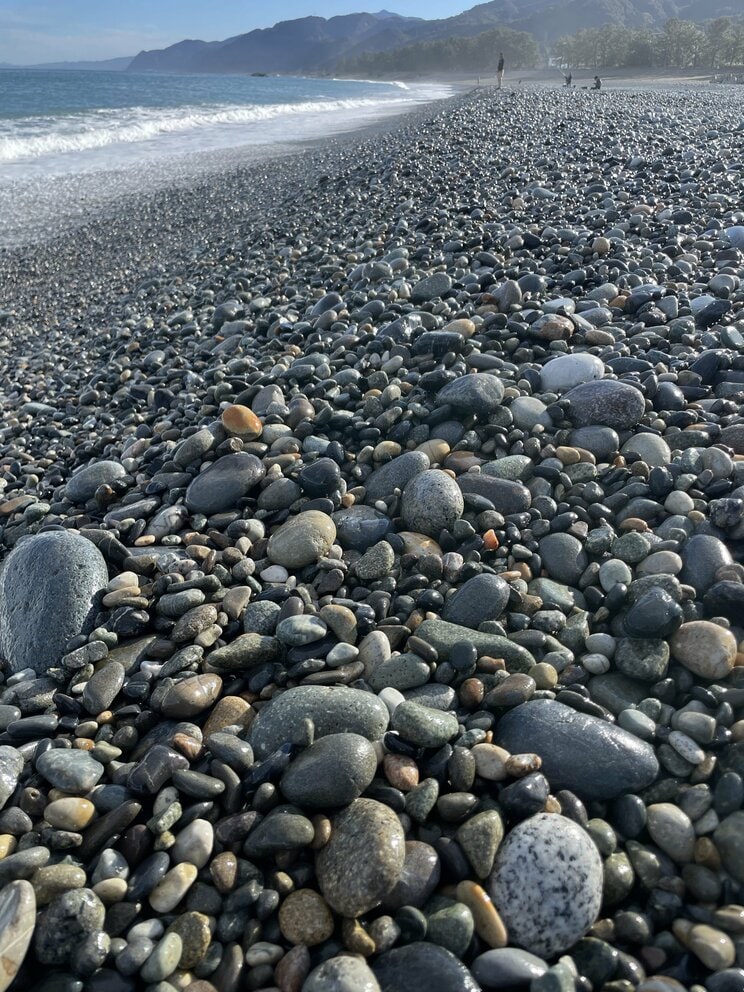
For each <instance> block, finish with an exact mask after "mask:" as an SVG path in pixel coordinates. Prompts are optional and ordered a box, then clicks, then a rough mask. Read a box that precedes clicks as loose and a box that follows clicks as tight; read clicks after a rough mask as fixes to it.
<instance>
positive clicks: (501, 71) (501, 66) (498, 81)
mask: <svg viewBox="0 0 744 992" xmlns="http://www.w3.org/2000/svg"><path fill="white" fill-rule="evenodd" d="M503 78H504V53H503V52H499V61H498V65H497V66H496V89H497V90H500V89H501V81H502V80H503Z"/></svg>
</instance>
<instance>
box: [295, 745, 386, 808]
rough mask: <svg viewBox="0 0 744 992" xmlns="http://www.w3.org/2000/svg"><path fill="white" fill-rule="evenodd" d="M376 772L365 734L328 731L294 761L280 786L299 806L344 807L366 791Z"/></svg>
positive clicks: (375, 761)
mask: <svg viewBox="0 0 744 992" xmlns="http://www.w3.org/2000/svg"><path fill="white" fill-rule="evenodd" d="M376 771H377V757H376V755H375V750H374V748H373V746H372V745H371V744H370V742H369V741H368V740H367V739H366V738H365V737H361V736H360V735H359V734H329V735H328V736H326V737H321V738H320V739H319V740H317V741H316V742H315V743H314V744H311V745H310V747H309V748H307V749H306V750H305V751H303V752H302V753H301V754H299V755H298V756H297V757H296V758H295V759H294V760H293V761H292V763H291V764H290V766H289V768H287V770H286V771H285V772H284V775H283V776H282V779H281V789H282V792H283V793H284V795H285V796H286V797H287V799H288V800H289V801H290V802H293V803H297V805H298V806H303V807H306V808H310V809H324V808H328V807H331V808H332V807H334V806H345V805H347V804H348V803H350V802H352V801H353V800H354V799H357V798H358V797H359V796H360V795H361V794H362V793H363V792H364V790H365V789H366V788H367V786H368V785H369V784H370V782H371V781H372V779H373V778H374V776H375V773H376Z"/></svg>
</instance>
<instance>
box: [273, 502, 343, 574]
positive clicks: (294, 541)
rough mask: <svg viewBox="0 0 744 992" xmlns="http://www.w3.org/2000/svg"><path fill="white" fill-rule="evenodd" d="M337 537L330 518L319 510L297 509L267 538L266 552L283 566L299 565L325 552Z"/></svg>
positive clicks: (309, 561) (326, 552)
mask: <svg viewBox="0 0 744 992" xmlns="http://www.w3.org/2000/svg"><path fill="white" fill-rule="evenodd" d="M335 540H336V526H335V524H334V523H333V520H332V519H331V518H330V517H329V516H328V515H327V514H326V513H321V512H320V510H306V511H305V512H304V513H298V514H297V516H295V517H290V519H289V520H288V521H287V522H286V523H285V524H282V526H281V527H280V528H279V529H278V530H275V531H274V533H273V534H272V535H271V537H270V538H269V547H268V556H269V558H270V559H271V561H273V562H274V563H275V564H277V565H284V567H285V568H302V567H303V566H304V565H310V564H311V563H313V562H316V561H318V559H319V558H322V557H323V556H324V555H327V554H328V552H329V551H330V549H331V545H332V544H333V542H334V541H335Z"/></svg>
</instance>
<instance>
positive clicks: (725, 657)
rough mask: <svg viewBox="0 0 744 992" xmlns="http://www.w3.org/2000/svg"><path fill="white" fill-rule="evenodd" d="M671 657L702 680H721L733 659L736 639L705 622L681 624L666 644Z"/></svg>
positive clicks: (735, 650)
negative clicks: (669, 649) (669, 648)
mask: <svg viewBox="0 0 744 992" xmlns="http://www.w3.org/2000/svg"><path fill="white" fill-rule="evenodd" d="M670 645H671V649H672V654H673V656H674V658H675V659H676V660H677V661H678V662H679V663H680V664H682V665H684V666H685V668H687V669H689V671H691V672H694V673H695V675H699V676H700V677H701V678H704V679H725V678H726V676H727V675H728V674H729V672H730V671H731V669H732V668H733V667H734V662H735V660H736V654H737V645H736V638H735V637H734V635H733V634H732V633H731V631H730V630H726V628H725V627H720V626H719V625H718V624H717V623H711V622H710V621H709V620H693V621H691V622H690V623H683V624H682V626H681V627H680V628H679V630H678V631H677V632H676V633H675V634H674V636H673V637H672V639H671V642H670Z"/></svg>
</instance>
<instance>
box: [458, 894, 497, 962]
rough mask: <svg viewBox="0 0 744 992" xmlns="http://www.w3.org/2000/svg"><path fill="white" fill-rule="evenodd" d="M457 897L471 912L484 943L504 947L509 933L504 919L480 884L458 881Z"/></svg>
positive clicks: (477, 931)
mask: <svg viewBox="0 0 744 992" xmlns="http://www.w3.org/2000/svg"><path fill="white" fill-rule="evenodd" d="M457 899H458V901H459V902H461V903H463V904H464V905H465V906H467V907H468V909H469V910H470V912H471V913H472V915H473V922H474V923H475V930H476V933H477V934H478V936H479V937H480V938H481V940H482V941H484V943H486V944H487V945H488V946H489V947H506V945H507V944H508V942H509V935H508V934H507V932H506V927H505V926H504V921H503V920H502V919H501V917H500V915H499V912H498V910H497V909H496V907H495V906H494V904H493V903H492V902H491V900H490V898H489V896H488V893H487V892H486V890H485V889H484V888H483V887H482V886H481V885H478V884H477V883H476V882H471V881H469V880H466V881H464V882H460V884H459V885H458V886H457Z"/></svg>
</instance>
